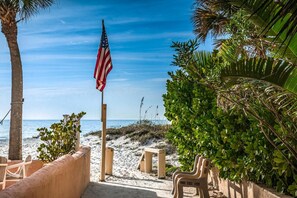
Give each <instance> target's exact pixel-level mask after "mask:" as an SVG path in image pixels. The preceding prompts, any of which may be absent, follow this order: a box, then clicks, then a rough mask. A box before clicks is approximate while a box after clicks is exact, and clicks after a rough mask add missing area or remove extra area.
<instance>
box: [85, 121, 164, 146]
mask: <svg viewBox="0 0 297 198" xmlns="http://www.w3.org/2000/svg"><path fill="white" fill-rule="evenodd" d="M169 128H170V125H162V124H154V123H153V122H152V121H149V120H142V122H141V124H140V123H139V122H137V123H135V124H130V125H128V126H123V127H119V128H108V129H106V135H108V136H110V138H111V139H117V138H119V137H121V136H125V137H127V138H130V139H131V140H132V141H138V142H140V143H141V144H146V143H148V142H149V141H151V140H161V139H164V138H165V133H166V132H167V131H168V129H169ZM87 135H98V136H99V137H100V136H101V131H96V132H90V133H88V134H87Z"/></svg>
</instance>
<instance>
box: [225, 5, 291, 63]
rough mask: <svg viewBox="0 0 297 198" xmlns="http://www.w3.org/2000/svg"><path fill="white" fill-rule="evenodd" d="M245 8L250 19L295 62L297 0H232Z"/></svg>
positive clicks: (280, 50)
mask: <svg viewBox="0 0 297 198" xmlns="http://www.w3.org/2000/svg"><path fill="white" fill-rule="evenodd" d="M230 3H231V4H233V5H234V6H238V7H240V8H241V9H244V10H245V11H247V12H248V13H249V14H250V16H251V17H250V19H252V21H253V22H254V23H255V24H257V25H258V26H259V27H262V34H263V35H266V37H267V39H268V40H272V41H273V42H274V43H276V44H277V45H278V46H281V47H280V48H279V49H278V50H279V52H281V53H282V54H283V55H285V57H289V58H290V59H291V60H292V59H293V62H296V60H297V58H296V57H297V44H296V42H297V0H284V1H281V2H279V3H277V2H276V1H274V0H246V1H242V0H231V1H230Z"/></svg>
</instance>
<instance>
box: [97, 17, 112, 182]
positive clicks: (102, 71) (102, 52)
mask: <svg viewBox="0 0 297 198" xmlns="http://www.w3.org/2000/svg"><path fill="white" fill-rule="evenodd" d="M111 69H112V62H111V56H110V51H109V45H108V39H107V35H106V31H105V27H104V20H102V35H101V41H100V46H99V49H98V54H97V61H96V66H95V72H94V78H95V79H96V89H98V90H99V91H101V93H102V96H101V97H102V98H101V122H102V132H101V167H100V178H99V180H100V181H102V182H103V181H105V166H106V165H105V160H106V159H105V155H106V109H107V105H106V104H104V93H103V90H104V87H105V84H106V77H107V75H108V73H109V72H110V71H111Z"/></svg>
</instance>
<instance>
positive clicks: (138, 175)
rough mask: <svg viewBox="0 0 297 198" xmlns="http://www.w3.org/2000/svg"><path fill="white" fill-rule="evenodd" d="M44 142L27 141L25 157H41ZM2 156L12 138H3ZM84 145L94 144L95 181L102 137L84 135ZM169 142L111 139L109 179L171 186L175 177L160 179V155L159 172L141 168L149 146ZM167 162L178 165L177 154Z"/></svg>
mask: <svg viewBox="0 0 297 198" xmlns="http://www.w3.org/2000/svg"><path fill="white" fill-rule="evenodd" d="M40 143H41V141H40V140H39V139H24V140H23V158H25V157H26V156H27V155H29V154H30V155H32V157H33V159H37V155H38V153H37V148H38V146H39V144H40ZM0 144H1V148H0V155H1V156H6V157H7V156H8V141H0ZM81 144H82V145H86V146H90V147H91V181H93V182H98V181H99V176H100V163H101V139H100V138H99V137H97V136H86V137H83V136H82V137H81ZM160 144H165V143H164V142H163V141H159V142H158V141H155V140H151V141H149V142H148V143H147V144H146V145H144V146H143V145H140V143H138V142H132V141H131V140H130V139H129V138H126V137H125V136H123V137H120V138H118V139H115V140H110V141H107V146H108V147H112V148H113V149H114V158H113V176H106V181H107V182H112V183H116V184H125V185H131V186H139V187H147V186H150V187H152V188H156V189H170V188H171V180H170V178H166V179H163V180H160V179H157V175H156V169H157V168H156V165H157V162H156V160H157V156H155V157H153V169H154V170H155V173H152V174H146V173H142V172H140V171H139V170H137V165H138V161H139V158H140V156H141V153H142V151H143V149H144V148H145V147H154V146H156V145H160ZM166 163H169V164H173V165H178V160H177V156H176V155H175V154H174V155H167V156H166Z"/></svg>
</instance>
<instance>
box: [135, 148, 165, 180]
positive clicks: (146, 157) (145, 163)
mask: <svg viewBox="0 0 297 198" xmlns="http://www.w3.org/2000/svg"><path fill="white" fill-rule="evenodd" d="M153 154H157V155H158V178H159V179H164V178H165V164H166V163H165V156H166V154H165V150H164V149H155V148H145V149H144V152H143V153H142V155H141V157H140V160H139V163H138V167H137V168H138V169H140V171H142V172H145V173H150V172H152V161H153V160H152V158H153Z"/></svg>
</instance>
